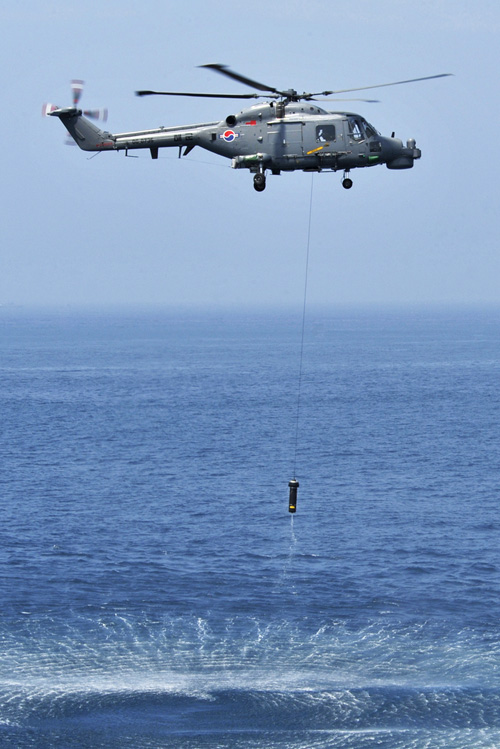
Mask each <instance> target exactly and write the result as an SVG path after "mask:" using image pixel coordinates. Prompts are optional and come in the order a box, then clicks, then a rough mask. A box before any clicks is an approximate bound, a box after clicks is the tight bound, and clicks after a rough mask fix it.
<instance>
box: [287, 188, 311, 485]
mask: <svg viewBox="0 0 500 749" xmlns="http://www.w3.org/2000/svg"><path fill="white" fill-rule="evenodd" d="M313 187H314V173H313V174H311V193H310V197H309V222H308V227H307V248H306V267H305V273H304V299H303V305H302V333H301V340H300V358H299V378H298V389H297V415H296V420H295V448H294V457H293V474H292V475H293V477H294V478H293V481H295V469H296V466H297V449H298V444H299V420H300V396H301V390H302V369H303V367H302V364H303V359H304V331H305V322H306V303H307V280H308V275H309V250H310V245H311V219H312V206H313Z"/></svg>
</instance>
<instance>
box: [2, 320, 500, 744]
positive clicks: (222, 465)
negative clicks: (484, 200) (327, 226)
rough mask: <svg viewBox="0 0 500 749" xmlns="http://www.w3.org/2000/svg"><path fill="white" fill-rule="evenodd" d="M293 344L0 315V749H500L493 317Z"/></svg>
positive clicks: (163, 326)
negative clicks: (292, 485)
mask: <svg viewBox="0 0 500 749" xmlns="http://www.w3.org/2000/svg"><path fill="white" fill-rule="evenodd" d="M303 330H304V337H303V346H302V338H301V334H302V310H299V311H296V310H283V309H281V310H272V309H265V310H256V309H253V310H252V309H244V308H241V309H240V308H238V309H226V310H225V309H222V308H220V309H187V308H182V309H181V308H179V309H168V308H165V309H159V308H150V309H133V308H130V309H73V308H64V309H38V310H35V309H24V308H16V307H2V308H0V374H1V388H0V429H1V443H0V472H1V473H0V747H2V749H3V747H9V748H10V747H13V748H15V749H24V748H25V747H30V748H35V749H46V748H49V747H62V748H63V749H72V748H73V747H78V748H84V749H99V748H102V749H118V748H120V749H131V748H133V749H142V748H144V749H160V747H161V748H163V747H169V748H171V747H172V748H173V749H180V748H181V747H182V748H185V749H198V748H200V749H205V748H207V749H208V748H210V749H215V748H217V749H226V748H227V749H229V748H231V749H240V748H243V747H245V748H247V747H248V748H250V749H278V748H279V749H284V748H287V749H299V748H300V749H318V748H319V747H322V748H323V747H325V748H328V749H329V748H332V749H333V748H335V749H340V748H342V749H344V748H345V749H348V748H349V749H366V747H370V749H371V748H372V747H382V748H383V749H424V748H428V749H431V748H432V749H439V748H440V747H446V749H455V748H456V749H467V748H468V747H475V748H480V749H483V748H484V749H486V748H488V749H494V748H495V747H499V746H500V502H499V500H500V444H499V442H500V309H498V308H479V307H478V308H472V307H469V308H455V307H454V308H443V307H440V308H426V307H418V308H417V307H407V308H404V307H402V308H388V309H383V308H378V307H374V308H364V309H362V308H350V307H349V308H348V307H344V308H315V307H311V308H308V309H307V312H306V317H305V325H304V329H303ZM292 478H296V479H297V480H298V481H299V484H300V486H299V489H298V496H297V511H296V513H295V514H291V513H289V511H288V498H289V488H288V482H289V481H290V480H291V479H292Z"/></svg>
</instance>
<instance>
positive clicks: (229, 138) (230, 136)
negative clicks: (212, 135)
mask: <svg viewBox="0 0 500 749" xmlns="http://www.w3.org/2000/svg"><path fill="white" fill-rule="evenodd" d="M239 137H240V134H239V133H235V132H234V130H225V131H224V132H223V133H222V135H219V138H223V139H224V140H225V141H226V143H232V142H233V140H234V139H235V138H239Z"/></svg>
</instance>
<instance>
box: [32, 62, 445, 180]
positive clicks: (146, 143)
mask: <svg viewBox="0 0 500 749" xmlns="http://www.w3.org/2000/svg"><path fill="white" fill-rule="evenodd" d="M199 67H201V68H208V69H210V70H213V71H215V72H216V73H219V74H221V75H224V76H226V77H228V78H231V79H233V80H236V81H238V82H239V83H243V84H245V85H246V86H249V87H251V88H253V89H256V90H257V91H256V92H254V93H244V94H215V93H199V92H185V91H151V90H140V91H136V95H137V96H141V97H143V96H191V97H204V98H217V99H247V100H249V99H261V100H263V101H259V102H258V103H256V104H253V105H252V106H249V107H247V108H246V109H243V110H242V111H241V112H239V113H237V114H229V115H228V116H227V117H225V118H224V119H223V120H217V121H215V122H205V123H200V124H191V125H180V126H178V127H157V128H154V129H151V130H138V131H134V132H128V133H117V134H113V133H110V132H108V131H105V130H101V129H100V128H99V127H97V126H96V125H94V124H93V123H92V122H90V120H89V119H87V117H89V116H90V117H96V118H99V116H101V113H103V112H105V111H106V110H88V111H82V110H81V109H79V107H78V103H79V99H80V96H81V93H82V89H83V82H82V81H73V84H76V85H73V86H72V87H73V106H72V107H66V108H60V107H58V106H56V105H53V104H45V105H44V109H43V113H44V114H45V115H47V116H52V117H59V119H60V120H61V122H62V123H63V125H64V126H65V127H66V130H67V131H68V133H69V135H70V136H71V137H72V138H73V140H74V141H75V142H76V143H77V145H78V146H79V147H80V148H81V149H82V150H84V151H125V155H128V152H129V151H132V150H135V149H149V151H150V153H151V157H152V158H153V159H157V158H158V152H159V149H160V148H170V147H178V149H179V158H181V156H187V155H188V154H189V153H190V152H191V151H192V150H193V148H195V147H196V146H200V147H201V148H204V149H206V150H207V151H211V152H212V153H216V154H218V155H220V156H224V157H226V158H228V159H231V166H232V167H233V168H234V169H248V170H249V172H250V173H251V174H253V186H254V188H255V190H256V191H257V192H262V191H263V190H265V188H266V172H268V171H269V172H271V174H273V175H279V174H281V172H292V171H296V170H301V171H304V172H323V171H331V172H337V171H339V170H342V171H343V178H342V186H343V187H344V188H345V189H347V190H349V189H350V188H351V187H352V185H353V182H352V179H351V177H350V172H351V170H352V169H358V168H360V167H369V166H376V165H378V164H385V165H386V166H387V168H388V169H411V168H412V167H413V164H414V162H415V161H416V160H417V159H419V158H420V157H421V151H420V149H419V148H417V147H416V142H415V139H414V138H409V139H408V140H407V141H406V145H403V142H402V141H401V140H400V139H399V138H396V137H395V133H392V135H391V136H390V137H387V136H383V135H381V134H380V133H379V132H378V131H377V130H376V129H375V128H374V127H373V125H371V124H370V123H369V122H367V120H366V119H365V118H364V117H362V116H361V115H359V114H356V113H354V112H347V111H336V112H327V111H325V110H324V109H322V108H321V107H319V106H318V105H317V104H316V102H317V101H335V100H331V99H329V98H323V97H330V96H337V95H339V94H345V93H350V92H357V91H366V90H368V89H375V88H383V87H386V86H398V85H401V84H406V83H415V82H417V81H427V80H431V79H434V78H444V77H446V76H449V75H452V74H451V73H440V74H438V75H430V76H425V77H421V78H411V79H409V80H404V81H394V82H392V83H381V84H378V85H374V86H363V87H359V88H349V89H339V90H337V91H321V92H317V93H306V92H303V93H301V94H300V93H298V92H297V91H296V90H295V89H287V90H280V89H277V88H275V87H273V86H268V85H266V84H263V83H260V82H259V81H255V80H253V79H252V78H248V77H247V76H244V75H241V74H239V73H237V72H235V71H234V70H232V69H230V68H229V67H228V66H227V65H220V64H213V63H212V64H209V65H201V66H199ZM337 101H338V99H337ZM344 101H345V100H344ZM348 101H364V102H370V103H374V102H376V101H377V100H374V99H354V100H353V99H350V100H348Z"/></svg>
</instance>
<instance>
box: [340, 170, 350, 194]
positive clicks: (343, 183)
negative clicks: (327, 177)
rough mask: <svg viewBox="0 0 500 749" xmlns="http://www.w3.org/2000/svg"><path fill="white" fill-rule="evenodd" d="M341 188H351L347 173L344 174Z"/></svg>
mask: <svg viewBox="0 0 500 749" xmlns="http://www.w3.org/2000/svg"><path fill="white" fill-rule="evenodd" d="M342 187H344V188H345V189H346V190H350V189H351V187H352V179H351V178H350V177H349V171H345V172H344V179H343V180H342Z"/></svg>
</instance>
